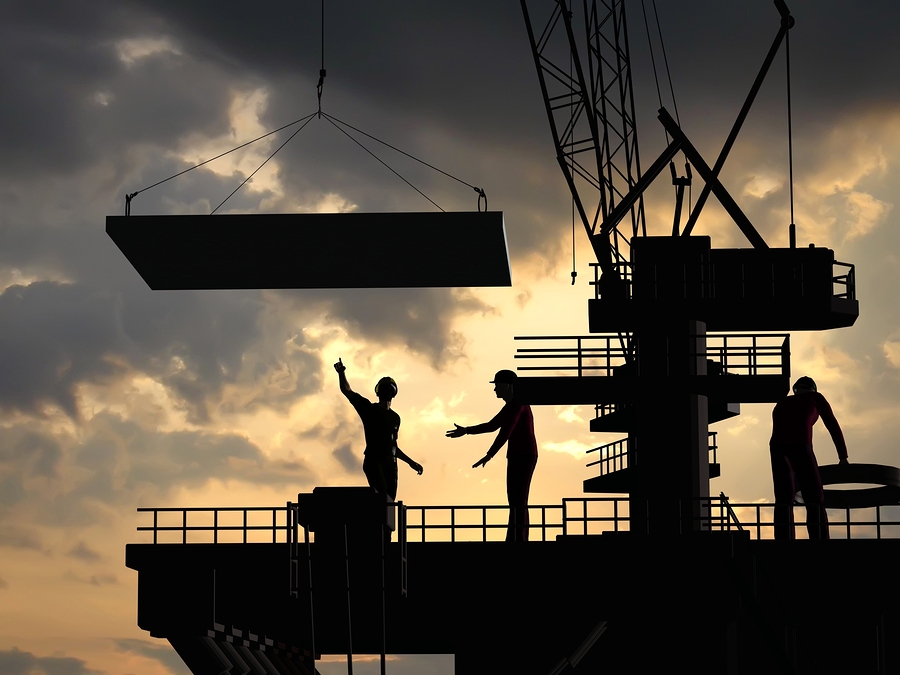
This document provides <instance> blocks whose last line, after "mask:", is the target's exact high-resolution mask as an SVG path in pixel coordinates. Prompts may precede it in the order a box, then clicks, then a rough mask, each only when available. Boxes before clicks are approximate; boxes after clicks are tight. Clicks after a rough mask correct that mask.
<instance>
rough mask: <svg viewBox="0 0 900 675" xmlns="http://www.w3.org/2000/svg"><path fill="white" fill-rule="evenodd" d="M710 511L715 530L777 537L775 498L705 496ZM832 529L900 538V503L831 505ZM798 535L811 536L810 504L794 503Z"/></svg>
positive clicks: (842, 535) (849, 535)
mask: <svg viewBox="0 0 900 675" xmlns="http://www.w3.org/2000/svg"><path fill="white" fill-rule="evenodd" d="M704 501H705V502H706V503H707V506H708V511H707V513H706V514H705V515H703V516H702V518H703V520H704V521H705V522H706V523H707V526H705V527H704V528H703V529H710V530H713V531H736V530H743V531H746V532H748V533H749V534H750V538H751V539H774V537H775V504H773V503H771V502H752V503H735V502H729V501H728V498H727V497H722V496H720V497H710V498H709V499H707V500H704ZM826 512H827V514H828V532H829V536H830V537H831V538H832V539H896V538H900V504H888V505H882V506H873V507H870V508H864V509H859V508H854V509H850V508H840V509H831V508H827V509H826ZM793 516H794V536H795V538H796V539H808V538H809V535H808V532H807V529H806V507H805V506H803V505H800V504H795V505H794V507H793Z"/></svg>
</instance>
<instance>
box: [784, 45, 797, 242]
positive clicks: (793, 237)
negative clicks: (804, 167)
mask: <svg viewBox="0 0 900 675" xmlns="http://www.w3.org/2000/svg"><path fill="white" fill-rule="evenodd" d="M784 53H785V57H786V60H787V118H788V187H789V191H790V201H791V224H790V227H789V229H788V236H789V238H790V246H791V248H796V246H797V226H796V225H795V224H794V135H793V130H792V129H791V117H792V115H791V31H789V30H788V31H785V34H784Z"/></svg>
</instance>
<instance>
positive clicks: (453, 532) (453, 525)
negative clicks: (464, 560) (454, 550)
mask: <svg viewBox="0 0 900 675" xmlns="http://www.w3.org/2000/svg"><path fill="white" fill-rule="evenodd" d="M450 541H451V543H456V509H454V508H453V507H452V506H451V507H450Z"/></svg>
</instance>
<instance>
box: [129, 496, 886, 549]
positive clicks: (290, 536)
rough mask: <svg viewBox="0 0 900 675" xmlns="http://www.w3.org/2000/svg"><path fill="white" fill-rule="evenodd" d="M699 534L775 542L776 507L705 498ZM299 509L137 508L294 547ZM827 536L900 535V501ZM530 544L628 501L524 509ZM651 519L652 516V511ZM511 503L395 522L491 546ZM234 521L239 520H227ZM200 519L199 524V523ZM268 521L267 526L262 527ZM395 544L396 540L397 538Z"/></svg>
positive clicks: (241, 540) (839, 521)
mask: <svg viewBox="0 0 900 675" xmlns="http://www.w3.org/2000/svg"><path fill="white" fill-rule="evenodd" d="M701 501H702V502H703V504H702V508H701V509H700V515H699V516H697V517H698V518H699V520H700V523H701V524H700V529H701V530H703V531H713V532H722V531H744V532H747V533H749V535H750V538H751V539H759V540H765V539H773V538H774V535H775V522H774V516H775V505H774V504H773V503H771V502H751V503H735V502H730V501H729V500H728V498H727V497H725V496H724V495H720V496H718V497H708V498H705V499H703V500H701ZM295 507H296V505H295V504H292V503H288V505H287V506H281V507H279V506H271V507H268V506H267V507H226V508H141V509H138V511H139V512H141V513H150V514H152V515H153V524H152V525H146V526H139V527H138V528H137V530H138V531H139V532H150V533H152V535H153V536H152V543H154V544H167V543H173V544H195V543H213V544H229V543H236V544H247V543H288V544H292V545H293V546H294V547H297V546H300V545H302V543H304V542H309V541H314V540H315V537H314V536H310V533H308V532H306V531H305V530H304V531H301V530H302V527H301V526H299V525H298V523H297V520H296V517H295V513H296V508H295ZM826 511H827V513H828V529H829V534H830V536H831V538H832V539H897V538H900V504H889V505H883V506H876V507H870V508H854V509H850V508H840V509H832V508H829V509H826ZM528 514H529V521H530V522H529V526H528V528H529V540H530V541H553V540H555V539H556V538H557V536H559V535H566V536H584V535H595V534H602V533H604V532H625V531H628V530H629V529H630V518H629V514H630V511H629V500H628V498H627V497H573V498H565V499H563V500H562V503H561V504H552V505H532V506H529V507H528ZM793 515H794V529H795V537H796V538H797V539H806V538H808V534H807V530H806V508H805V507H804V506H803V505H801V504H798V505H794V507H793ZM651 517H652V514H651ZM508 518H509V507H508V506H500V505H497V506H493V505H492V506H407V507H406V509H405V514H403V515H402V516H401V517H400V518H399V519H398V521H397V522H398V527H399V529H400V530H404V525H405V532H406V538H405V539H403V538H402V537H400V536H397V539H399V540H401V541H403V543H404V544H405V542H406V541H408V542H412V543H416V542H489V541H502V540H504V539H505V538H506V530H507V527H508ZM231 519H236V522H230V520H231ZM198 520H200V521H201V522H200V523H198V522H197V521H198ZM259 521H265V522H259ZM395 540H396V539H395Z"/></svg>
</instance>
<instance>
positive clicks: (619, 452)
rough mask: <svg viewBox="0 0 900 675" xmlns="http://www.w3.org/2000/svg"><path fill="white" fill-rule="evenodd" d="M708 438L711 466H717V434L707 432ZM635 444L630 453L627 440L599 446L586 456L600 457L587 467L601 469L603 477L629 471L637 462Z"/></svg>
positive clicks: (623, 439) (589, 451)
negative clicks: (595, 454) (625, 470)
mask: <svg viewBox="0 0 900 675" xmlns="http://www.w3.org/2000/svg"><path fill="white" fill-rule="evenodd" d="M707 438H708V445H709V454H710V458H709V462H710V464H716V463H718V458H717V453H718V450H719V445H718V442H717V438H718V436H717V432H715V431H710V432H707ZM634 442H635V441H634V440H632V448H631V452H630V453H629V448H628V439H627V438H621V439H619V440H618V441H613V442H612V443H606V444H605V445H598V446H597V447H596V448H591V449H590V450H587V451H586V452H585V454H587V455H590V454H593V453H597V457H598V458H597V459H595V460H594V461H593V462H588V464H587V467H588V468H590V467H592V466H596V467H599V471H600V475H601V476H606V475H608V474H611V473H613V472H614V471H621V470H622V469H627V468H628V467H629V466H630V463H633V462H636V461H637V452H636V448H634Z"/></svg>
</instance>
